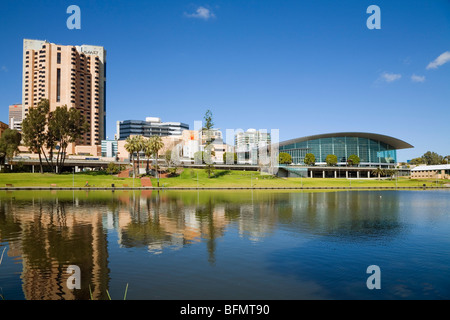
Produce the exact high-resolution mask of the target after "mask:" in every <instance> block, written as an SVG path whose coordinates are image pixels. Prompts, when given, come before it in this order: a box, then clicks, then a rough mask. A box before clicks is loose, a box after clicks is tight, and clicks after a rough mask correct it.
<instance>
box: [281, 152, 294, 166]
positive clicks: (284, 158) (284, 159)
mask: <svg viewBox="0 0 450 320" xmlns="http://www.w3.org/2000/svg"><path fill="white" fill-rule="evenodd" d="M278 163H279V164H291V163H292V157H291V155H290V154H289V153H287V152H280V153H279V154H278Z"/></svg>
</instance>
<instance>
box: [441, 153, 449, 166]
mask: <svg viewBox="0 0 450 320" xmlns="http://www.w3.org/2000/svg"><path fill="white" fill-rule="evenodd" d="M449 163H450V155H448V156H445V157H444V158H442V164H449Z"/></svg>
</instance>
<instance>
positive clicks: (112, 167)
mask: <svg viewBox="0 0 450 320" xmlns="http://www.w3.org/2000/svg"><path fill="white" fill-rule="evenodd" d="M119 172H120V166H119V165H116V164H115V163H114V162H110V163H108V166H107V167H106V173H108V174H111V175H112V174H118V173H119Z"/></svg>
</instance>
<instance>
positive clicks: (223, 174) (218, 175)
mask: <svg viewBox="0 0 450 320" xmlns="http://www.w3.org/2000/svg"><path fill="white" fill-rule="evenodd" d="M228 174H230V170H224V171H219V172H217V171H216V172H214V175H213V176H212V177H211V178H220V177H223V176H226V175H228Z"/></svg>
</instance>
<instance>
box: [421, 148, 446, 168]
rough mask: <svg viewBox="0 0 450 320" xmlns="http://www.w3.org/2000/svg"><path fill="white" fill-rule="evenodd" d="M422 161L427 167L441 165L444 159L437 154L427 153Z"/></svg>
mask: <svg viewBox="0 0 450 320" xmlns="http://www.w3.org/2000/svg"><path fill="white" fill-rule="evenodd" d="M422 159H423V160H424V162H425V164H427V165H436V164H441V163H442V160H443V157H442V156H441V155H439V154H437V153H436V152H431V151H427V152H426V153H424V154H423V156H422Z"/></svg>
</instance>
